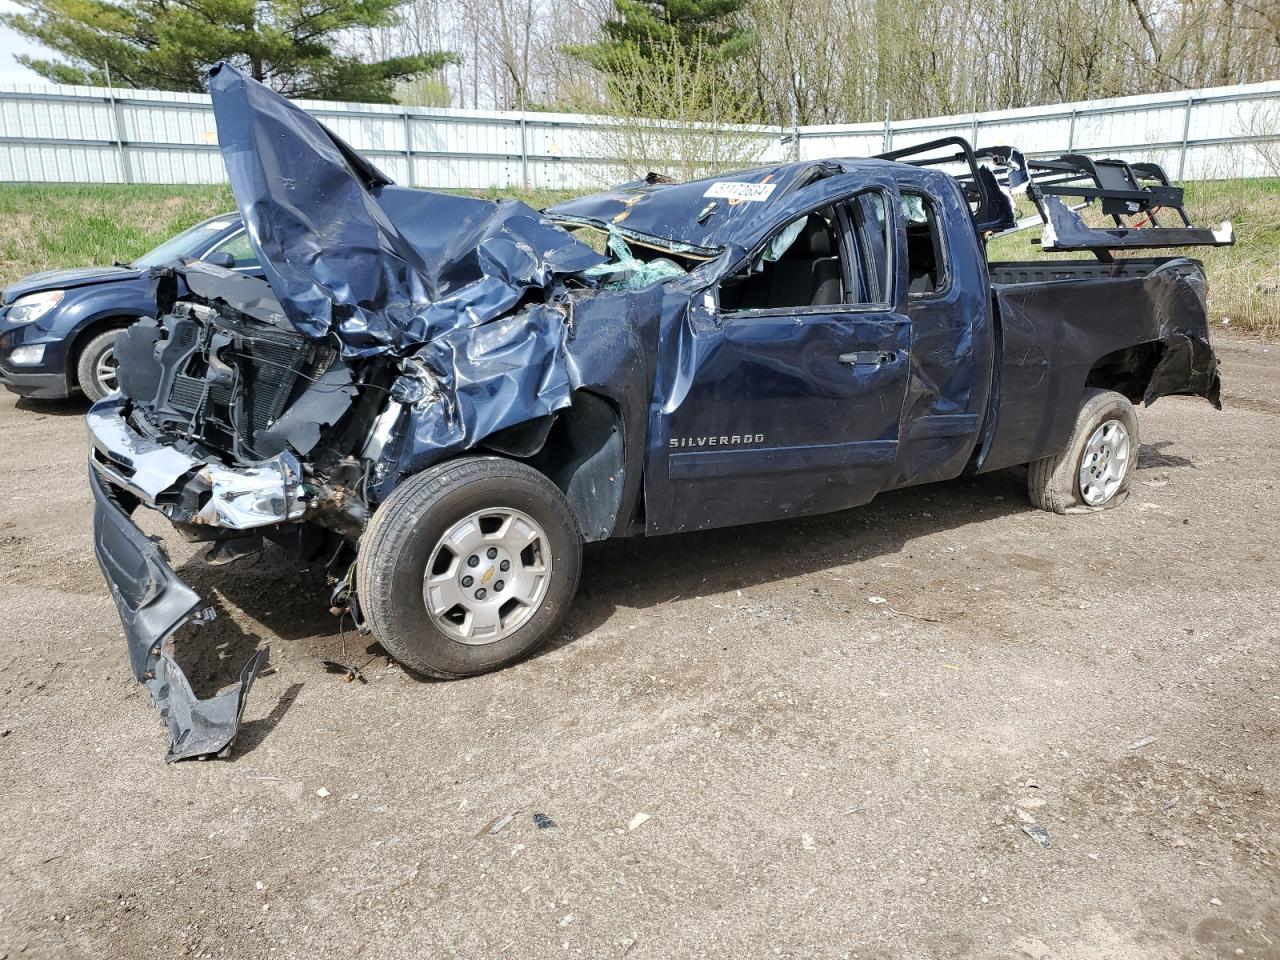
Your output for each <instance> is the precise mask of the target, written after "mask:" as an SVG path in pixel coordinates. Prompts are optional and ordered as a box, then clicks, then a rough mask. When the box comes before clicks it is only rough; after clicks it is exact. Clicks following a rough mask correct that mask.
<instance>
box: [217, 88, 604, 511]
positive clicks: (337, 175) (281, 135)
mask: <svg viewBox="0 0 1280 960" xmlns="http://www.w3.org/2000/svg"><path fill="white" fill-rule="evenodd" d="M209 92H210V94H211V95H212V98H213V107H214V114H215V116H216V117H217V122H218V141H219V144H220V145H221V147H222V153H223V156H224V158H225V160H226V165H227V173H228V175H229V177H230V179H231V186H232V190H233V191H234V192H235V196H236V204H237V206H238V207H239V210H240V214H241V216H242V217H243V219H244V223H245V228H246V231H247V234H248V237H249V241H250V243H251V245H252V246H253V247H254V248H255V251H256V253H257V255H258V259H259V261H260V263H261V264H262V267H263V271H264V273H265V275H266V279H267V282H268V283H269V284H270V285H271V289H272V290H273V291H274V293H275V295H276V297H277V298H278V299H279V301H280V304H281V306H282V308H283V310H284V313H285V315H286V317H287V318H288V320H289V322H290V323H291V324H292V325H293V326H294V327H295V328H296V329H297V330H298V331H299V332H300V333H302V334H304V335H305V336H308V337H315V338H319V337H324V336H328V335H333V336H334V337H336V338H337V340H338V341H339V343H340V344H341V351H342V354H343V355H344V356H345V357H371V356H379V355H381V356H387V357H390V358H394V359H396V360H398V361H399V363H400V368H401V372H402V375H401V377H400V379H399V380H398V381H397V382H396V383H395V384H394V386H393V391H392V398H393V399H394V400H395V401H396V402H398V403H400V404H401V412H400V414H399V416H398V418H397V422H396V424H395V426H394V429H393V431H392V436H391V438H390V442H389V443H387V444H386V445H384V448H383V450H382V452H381V455H380V460H379V464H378V468H377V473H376V477H375V484H376V489H377V490H379V491H382V492H383V493H385V491H386V490H388V489H389V488H390V487H391V486H394V484H395V482H397V480H398V477H399V476H400V475H401V474H404V473H409V472H413V471H415V470H418V469H422V468H423V467H425V466H427V465H428V464H429V463H431V462H433V461H435V460H439V459H441V458H442V457H443V456H445V455H446V454H447V453H448V452H451V451H455V450H460V449H466V448H469V447H471V446H474V445H475V444H476V443H478V442H479V441H480V440H481V439H483V438H484V437H485V436H487V435H489V434H490V433H492V432H494V431H497V430H501V429H503V428H504V427H508V426H512V425H514V424H517V423H522V422H524V421H527V420H531V419H533V418H536V417H539V416H545V415H547V414H549V413H552V412H554V411H556V410H558V409H561V408H563V407H564V406H567V405H568V404H569V403H570V402H571V391H572V385H571V380H570V376H569V372H568V368H567V365H566V357H567V351H566V348H565V341H566V339H567V338H568V336H569V333H570V309H569V307H568V306H567V304H566V303H565V300H566V296H565V293H566V291H565V289H564V286H563V282H564V280H565V278H566V277H568V276H570V275H578V274H580V273H581V272H582V271H584V270H587V269H588V268H591V267H596V266H599V265H601V264H603V263H606V262H607V261H608V258H607V257H604V256H602V255H601V254H599V253H597V252H596V251H594V250H593V249H591V247H590V246H588V245H587V244H585V243H582V242H581V241H580V240H578V239H577V238H575V237H574V236H573V235H572V234H570V233H569V232H568V231H567V230H565V229H563V228H562V227H560V226H557V225H556V224H554V223H553V222H551V221H550V220H549V219H547V218H546V217H544V216H542V215H541V214H539V213H538V212H537V211H535V210H533V209H532V208H530V207H528V206H526V205H525V204H523V203H519V202H515V201H489V200H478V199H474V198H470V197H458V196H452V195H448V194H441V193H433V192H430V191H425V190H412V189H405V188H402V187H398V186H396V185H395V184H394V183H392V181H391V179H390V178H389V177H387V176H386V175H385V174H384V173H382V172H381V171H379V170H378V169H377V168H376V167H374V166H373V165H372V164H370V163H369V162H368V161H366V160H364V159H363V158H361V157H360V156H359V155H358V154H356V152H355V151H354V150H352V148H351V147H350V146H348V145H347V144H345V143H344V142H343V141H342V140H341V139H339V138H338V137H337V136H335V135H334V134H333V133H332V132H331V131H329V130H327V129H326V128H325V127H324V126H323V125H322V124H320V123H319V122H317V121H316V120H315V119H314V118H312V117H311V116H309V115H308V114H307V113H305V112H304V111H302V110H301V109H299V108H298V107H296V106H294V105H293V104H291V103H289V101H287V100H285V99H284V98H283V97H281V96H279V95H278V94H276V93H274V92H273V91H271V90H269V89H268V88H267V87H265V86H263V85H262V84H260V83H257V82H256V81H254V80H252V79H251V78H249V77H248V76H246V75H245V74H244V73H242V72H241V71H239V70H237V69H236V68H235V67H232V66H230V65H228V64H225V63H223V64H219V65H217V66H215V67H214V68H213V69H212V70H211V71H210V73H209ZM522 305H523V306H522Z"/></svg>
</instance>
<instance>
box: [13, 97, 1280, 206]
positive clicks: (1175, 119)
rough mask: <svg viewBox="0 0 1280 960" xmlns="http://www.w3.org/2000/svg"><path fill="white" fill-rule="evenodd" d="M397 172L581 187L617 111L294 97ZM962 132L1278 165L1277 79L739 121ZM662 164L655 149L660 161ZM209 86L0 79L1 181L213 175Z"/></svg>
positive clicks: (784, 136) (807, 148)
mask: <svg viewBox="0 0 1280 960" xmlns="http://www.w3.org/2000/svg"><path fill="white" fill-rule="evenodd" d="M301 106H303V107H304V108H306V109H307V110H308V111H310V112H311V113H312V114H314V115H315V116H316V117H318V118H319V119H320V120H322V121H323V122H324V123H326V124H327V125H328V126H330V127H331V128H332V129H334V130H335V131H336V132H337V133H338V134H339V135H340V136H342V137H343V138H344V139H346V140H347V141H349V142H350V143H351V144H352V145H353V146H355V147H356V148H357V149H358V150H360V151H361V152H362V153H364V154H365V155H367V156H368V157H369V158H370V159H371V160H373V161H374V162H375V163H376V164H378V166H380V167H382V168H383V169H384V170H385V171H386V172H387V173H388V174H389V175H390V176H391V177H392V178H393V179H395V180H396V181H398V182H400V183H404V184H408V185H412V186H423V187H428V186H429V187H496V188H500V189H503V188H507V189H510V188H517V187H530V188H550V189H581V188H590V187H595V186H600V185H602V184H606V183H609V182H614V181H616V180H617V179H619V165H620V163H619V160H618V158H617V157H615V156H611V155H610V149H611V144H613V145H615V146H613V147H612V149H614V150H616V143H617V142H618V137H617V135H616V134H615V135H610V133H609V128H610V121H609V120H606V119H603V118H600V117H592V116H583V115H576V114H558V113H517V112H492V111H478V110H453V109H447V110H446V109H425V108H417V107H399V106H387V105H381V104H360V103H329V102H312V101H302V102H301ZM951 134H959V135H961V136H965V137H968V138H970V139H971V140H973V141H975V142H978V143H982V144H1013V145H1015V146H1018V147H1020V148H1022V149H1023V150H1024V151H1025V152H1027V153H1029V154H1032V155H1041V156H1043V155H1052V154H1059V153H1067V152H1076V153H1088V154H1093V155H1104V154H1105V155H1108V156H1120V157H1133V158H1141V159H1151V160H1155V161H1157V162H1160V163H1161V164H1163V165H1164V167H1165V169H1166V171H1167V172H1168V173H1169V174H1170V175H1171V176H1173V177H1175V178H1176V179H1186V180H1194V179H1225V178H1231V177H1250V176H1280V81H1272V82H1267V83H1257V84H1249V85H1245V86H1235V87H1215V88H1210V89H1204V90H1190V91H1184V92H1179V93H1166V94H1156V95H1152V96H1145V97H1123V98H1116V99H1111V100H1093V101H1088V102H1081V103H1067V104H1058V105H1054V106H1048V107H1026V108H1022V109H1016V110H1007V111H1000V112H991V113H979V114H966V115H963V116H952V117H932V118H928V119H920V120H898V119H895V118H892V117H891V116H886V119H885V121H884V122H882V123H881V122H877V123H861V124H846V125H839V126H821V127H799V128H796V129H790V128H787V127H772V128H770V127H757V128H751V129H749V130H748V129H746V128H735V131H734V133H733V134H732V135H733V136H734V137H737V138H739V139H741V138H743V137H744V136H745V137H747V138H749V139H750V140H751V141H752V142H758V144H759V153H758V156H757V158H756V159H758V160H759V161H760V162H768V161H775V160H783V159H789V158H792V157H798V158H805V159H807V158H815V157H834V156H866V155H869V154H874V153H879V152H882V151H884V150H888V149H892V148H895V147H902V146H907V145H910V144H913V143H920V142H923V141H926V140H930V139H934V138H936V137H942V136H948V135H951ZM652 163H653V166H654V168H655V169H661V168H662V160H661V158H655V159H654V160H653V161H652ZM225 179H226V175H225V171H224V170H223V166H222V158H221V155H220V154H219V152H218V146H217V134H216V131H215V128H214V119H213V111H212V108H211V106H210V102H209V98H208V97H207V96H204V95H201V94H188V93H165V92H160V91H154V90H109V89H106V88H103V87H73V86H29V87H19V86H8V87H4V88H0V181H9V182H80V183H217V182H220V181H222V180H225Z"/></svg>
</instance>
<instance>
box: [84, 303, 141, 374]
mask: <svg viewBox="0 0 1280 960" xmlns="http://www.w3.org/2000/svg"><path fill="white" fill-rule="evenodd" d="M141 319H143V318H142V317H137V316H130V315H128V314H115V315H113V316H109V317H99V318H98V319H96V320H94V321H93V322H92V323H89V324H86V325H85V326H84V327H82V328H81V329H80V331H79V332H78V333H76V335H75V336H74V337H73V338H72V340H71V346H70V348H69V349H68V350H67V376H68V377H69V378H70V379H71V380H72V381H74V380H75V377H76V367H77V366H79V364H80V353H81V351H83V350H84V348H85V344H87V343H88V342H89V341H90V340H92V339H93V338H94V337H96V336H97V335H98V334H100V333H106V332H107V331H108V330H123V329H124V328H125V327H129V326H132V325H133V324H135V323H137V322H138V321H139V320H141ZM76 385H77V386H79V384H76Z"/></svg>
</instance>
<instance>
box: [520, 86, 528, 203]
mask: <svg viewBox="0 0 1280 960" xmlns="http://www.w3.org/2000/svg"><path fill="white" fill-rule="evenodd" d="M527 106H528V104H527V103H525V99H524V88H523V87H521V89H520V189H521V190H528V189H529V113H528V111H527V110H526V107H527Z"/></svg>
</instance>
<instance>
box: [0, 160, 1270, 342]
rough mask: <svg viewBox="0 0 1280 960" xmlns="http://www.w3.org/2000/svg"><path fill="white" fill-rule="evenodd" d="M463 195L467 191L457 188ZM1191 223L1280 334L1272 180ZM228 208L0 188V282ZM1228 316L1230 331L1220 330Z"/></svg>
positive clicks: (1235, 317) (165, 194)
mask: <svg viewBox="0 0 1280 960" xmlns="http://www.w3.org/2000/svg"><path fill="white" fill-rule="evenodd" d="M459 192H466V191H459ZM469 194H470V195H471V196H477V197H485V198H488V199H494V198H497V197H499V196H515V197H518V198H519V199H521V200H524V201H525V202H526V203H528V204H529V205H530V206H533V207H545V206H547V205H548V204H551V203H554V202H556V201H557V200H561V199H564V197H565V196H566V194H564V193H557V192H552V191H529V192H526V193H520V192H518V191H513V192H501V191H496V190H483V191H470V192H469ZM1186 205H1187V210H1188V212H1189V213H1190V214H1191V218H1192V220H1193V221H1195V222H1196V223H1200V224H1206V225H1216V224H1217V223H1219V222H1220V221H1222V220H1230V221H1232V222H1233V223H1234V224H1235V227H1236V238H1237V239H1236V245H1235V246H1234V247H1227V248H1221V249H1210V248H1200V249H1190V250H1188V251H1187V252H1188V254H1190V255H1191V256H1195V257H1198V258H1199V259H1201V260H1203V261H1204V263H1205V267H1206V269H1207V270H1208V273H1209V308H1210V311H1211V320H1212V322H1213V324H1214V326H1215V328H1222V329H1230V330H1232V331H1237V332H1244V333H1253V334H1257V335H1260V336H1264V337H1277V336H1280V179H1266V180H1221V181H1206V182H1202V183H1192V184H1188V185H1187V204H1186ZM234 206H235V204H234V202H233V201H232V198H231V191H230V189H228V188H227V187H225V186H211V187H161V186H118V185H83V186H79V185H77V186H70V185H47V186H30V185H20V184H0V285H3V284H5V283H9V282H10V281H13V280H16V279H17V278H18V277H21V276H25V275H26V274H28V273H32V272H34V271H36V270H49V269H54V268H58V267H78V266H86V265H89V264H105V263H112V262H113V261H116V260H131V259H133V258H134V257H136V256H138V255H140V254H142V253H145V252H146V251H147V250H149V249H151V248H152V247H154V246H155V245H156V244H158V243H160V242H161V241H162V240H165V239H167V238H168V237H171V236H173V234H175V233H177V232H178V231H179V230H183V229H185V228H186V227H189V226H191V225H192V224H193V223H196V222H198V221H200V220H203V219H204V218H205V217H210V216H213V215H214V214H218V213H224V212H226V211H228V210H231V209H233V208H234ZM1038 235H1039V231H1038V230H1026V231H1024V232H1022V233H1020V234H1016V235H1014V236H1011V237H1005V238H1003V239H1001V240H998V241H996V242H995V243H993V244H992V248H991V258H992V259H993V260H1029V259H1038V258H1043V257H1057V256H1067V257H1072V256H1078V254H1066V255H1060V254H1045V253H1042V252H1041V251H1040V248H1039V247H1038V246H1033V245H1032V244H1031V243H1030V242H1029V241H1030V240H1031V239H1032V238H1036V237H1038ZM1224 319H1226V320H1228V321H1229V323H1228V324H1226V325H1223V323H1222V321H1223V320H1224Z"/></svg>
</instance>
